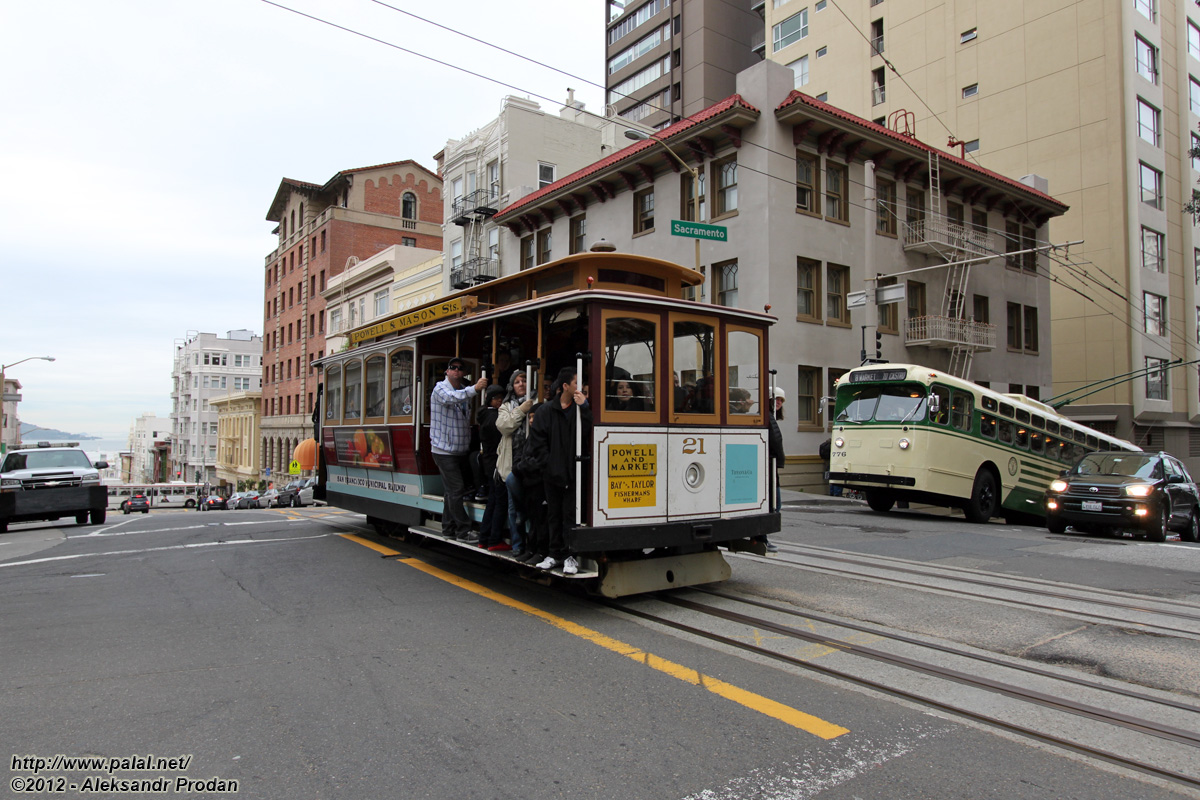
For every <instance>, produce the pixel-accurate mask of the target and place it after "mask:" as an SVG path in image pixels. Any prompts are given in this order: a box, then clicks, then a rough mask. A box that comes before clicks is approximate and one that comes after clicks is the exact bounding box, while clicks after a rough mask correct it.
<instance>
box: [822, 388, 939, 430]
mask: <svg viewBox="0 0 1200 800" xmlns="http://www.w3.org/2000/svg"><path fill="white" fill-rule="evenodd" d="M845 398H846V403H845V406H844V407H843V408H842V410H841V412H839V413H838V415H837V421H838V422H870V421H872V420H874V421H876V422H915V421H920V420H923V419H925V392H924V390H922V389H921V388H919V387H916V386H864V387H862V388H855V389H850V390H849V391H847V392H846V395H845Z"/></svg>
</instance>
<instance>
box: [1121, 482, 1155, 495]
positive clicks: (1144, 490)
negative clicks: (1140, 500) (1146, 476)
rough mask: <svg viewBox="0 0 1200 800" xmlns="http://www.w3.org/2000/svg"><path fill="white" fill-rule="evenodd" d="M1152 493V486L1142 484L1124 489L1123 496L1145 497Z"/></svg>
mask: <svg viewBox="0 0 1200 800" xmlns="http://www.w3.org/2000/svg"><path fill="white" fill-rule="evenodd" d="M1153 491H1154V487H1153V486H1148V485H1146V484H1144V483H1139V484H1136V485H1134V486H1126V487H1125V494H1127V495H1129V496H1130V497H1146V496H1148V495H1149V494H1150V493H1151V492H1153Z"/></svg>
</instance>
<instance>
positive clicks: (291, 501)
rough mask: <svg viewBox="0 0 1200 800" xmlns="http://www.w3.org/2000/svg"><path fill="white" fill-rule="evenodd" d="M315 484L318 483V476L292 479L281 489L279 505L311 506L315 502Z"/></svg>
mask: <svg viewBox="0 0 1200 800" xmlns="http://www.w3.org/2000/svg"><path fill="white" fill-rule="evenodd" d="M314 485H316V478H308V479H306V480H302V481H292V482H291V483H289V484H288V485H287V486H285V487H283V488H282V489H280V490H279V505H281V506H291V507H292V508H301V507H303V506H311V505H312V503H313V490H312V487H313V486H314Z"/></svg>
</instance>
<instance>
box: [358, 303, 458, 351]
mask: <svg viewBox="0 0 1200 800" xmlns="http://www.w3.org/2000/svg"><path fill="white" fill-rule="evenodd" d="M478 304H479V298H477V297H473V296H467V297H456V298H454V299H453V300H447V301H446V302H444V303H438V304H437V305H433V306H427V307H425V308H419V309H417V310H416V311H411V312H409V313H407V314H401V315H400V316H398V317H392V318H391V319H386V320H384V321H383V322H377V323H375V324H374V325H370V326H368V327H366V328H359V329H358V330H356V331H350V343H351V344H358V343H359V342H365V341H367V340H368V339H378V338H379V337H380V336H386V335H387V334H389V333H398V332H399V331H402V330H404V329H405V328H411V327H413V326H414V325H423V324H425V323H426V322H433V321H434V320H438V319H442V318H443V317H452V316H454V315H455V314H461V313H462V312H464V311H467V310H469V309H472V308H475V306H476V305H478Z"/></svg>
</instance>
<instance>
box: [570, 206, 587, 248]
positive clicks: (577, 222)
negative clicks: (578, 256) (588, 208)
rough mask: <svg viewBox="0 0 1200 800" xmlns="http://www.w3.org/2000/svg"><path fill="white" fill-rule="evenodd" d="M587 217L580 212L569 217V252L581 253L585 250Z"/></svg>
mask: <svg viewBox="0 0 1200 800" xmlns="http://www.w3.org/2000/svg"><path fill="white" fill-rule="evenodd" d="M586 239H587V217H586V216H585V215H583V214H580V215H579V216H577V217H571V243H570V244H571V246H570V248H569V249H570V252H571V254H572V255H573V254H575V253H582V252H583V251H585V250H587V242H586Z"/></svg>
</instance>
